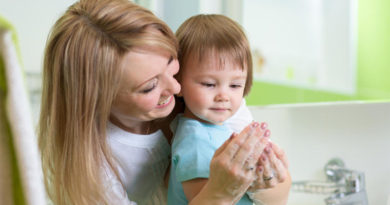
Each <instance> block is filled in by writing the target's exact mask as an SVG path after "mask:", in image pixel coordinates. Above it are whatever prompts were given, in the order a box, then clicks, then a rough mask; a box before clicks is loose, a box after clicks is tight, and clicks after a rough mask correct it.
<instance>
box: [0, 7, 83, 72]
mask: <svg viewBox="0 0 390 205" xmlns="http://www.w3.org/2000/svg"><path fill="white" fill-rule="evenodd" d="M73 2H75V0H33V1H32V0H1V1H0V5H1V6H0V16H2V17H4V18H6V19H7V20H8V21H9V22H10V23H11V24H12V25H13V26H14V27H15V29H16V32H17V35H18V38H19V45H20V48H21V55H22V61H23V65H24V66H23V67H24V69H25V70H26V71H40V70H41V68H42V64H41V63H42V60H43V51H44V47H45V43H46V38H47V35H48V33H49V30H50V28H51V26H52V25H53V24H54V22H55V21H56V20H57V18H58V17H59V16H60V15H61V14H62V13H63V12H64V11H65V10H66V8H67V7H68V6H70V5H71V4H72V3H73Z"/></svg>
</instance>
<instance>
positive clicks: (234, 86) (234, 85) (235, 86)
mask: <svg viewBox="0 0 390 205" xmlns="http://www.w3.org/2000/svg"><path fill="white" fill-rule="evenodd" d="M230 87H231V88H241V87H242V85H241V84H232V85H230Z"/></svg>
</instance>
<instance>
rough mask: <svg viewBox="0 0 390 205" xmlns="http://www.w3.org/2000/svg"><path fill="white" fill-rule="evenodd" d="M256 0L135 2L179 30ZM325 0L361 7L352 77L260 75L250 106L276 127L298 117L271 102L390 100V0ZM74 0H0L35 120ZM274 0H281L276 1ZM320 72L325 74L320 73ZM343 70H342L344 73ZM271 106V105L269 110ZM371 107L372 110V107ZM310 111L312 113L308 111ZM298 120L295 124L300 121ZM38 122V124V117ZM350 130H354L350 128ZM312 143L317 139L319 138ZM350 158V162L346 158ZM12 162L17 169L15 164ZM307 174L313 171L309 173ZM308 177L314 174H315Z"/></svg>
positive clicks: (289, 72) (389, 189)
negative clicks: (54, 40)
mask: <svg viewBox="0 0 390 205" xmlns="http://www.w3.org/2000/svg"><path fill="white" fill-rule="evenodd" d="M254 1H256V0H243V1H239V0H225V1H223V0H215V1H207V0H191V1H188V0H186V1H182V0H143V1H142V0H140V1H136V2H137V3H139V4H141V5H143V6H147V7H149V8H150V9H152V10H154V11H155V12H156V14H157V15H158V16H160V17H161V18H162V19H164V20H165V21H167V22H168V24H169V25H170V26H171V27H172V29H173V30H175V29H176V28H177V27H178V25H180V24H181V23H182V22H183V21H184V20H185V19H186V18H188V17H189V16H192V15H195V14H197V13H199V12H200V11H202V10H203V11H210V10H213V9H214V10H220V11H222V13H225V14H226V15H229V16H231V17H232V18H234V19H236V20H237V21H239V22H240V23H243V24H245V22H243V21H244V20H245V18H244V17H243V15H242V13H243V12H242V11H241V12H238V13H235V12H237V8H239V9H240V8H241V9H242V8H243V7H245V6H243V5H244V4H243V3H244V2H246V3H248V2H249V3H251V2H252V3H253V2H254ZM259 1H263V2H269V1H267V0H259ZM296 1H297V2H300V3H304V2H309V1H311V2H314V1H313V0H306V1H305V0H296ZM325 1H327V2H330V3H331V4H333V5H337V2H341V1H348V2H353V3H355V4H354V5H356V6H357V7H356V16H355V18H354V19H349V20H351V22H352V23H353V24H354V26H355V27H354V29H355V30H354V31H355V33H351V35H350V37H352V41H351V47H349V48H351V49H352V50H350V51H349V52H350V53H349V54H350V56H349V57H351V59H349V60H351V61H350V63H351V64H348V65H350V66H351V68H352V70H348V72H349V73H348V75H347V76H349V77H350V78H349V79H346V80H345V81H348V82H347V83H346V85H347V87H348V88H347V89H344V90H343V89H339V90H338V89H337V88H336V89H334V88H333V87H332V85H329V83H328V84H327V85H326V86H322V87H321V86H316V84H315V83H316V82H318V81H320V80H318V79H317V80H313V79H309V80H308V82H303V83H302V82H298V83H297V82H296V81H297V78H299V75H298V74H297V71H296V70H294V68H292V67H291V66H290V67H289V66H288V65H287V66H286V67H284V70H282V71H281V72H280V73H279V74H280V75H281V77H280V76H279V78H277V79H276V80H274V81H273V80H272V78H262V77H261V76H260V77H258V78H256V80H255V82H254V86H253V89H252V91H251V93H250V95H249V96H248V97H247V98H246V100H247V103H248V104H249V105H251V106H252V109H253V111H254V112H255V113H258V114H259V115H263V116H265V117H263V116H261V117H258V116H255V118H256V119H259V120H263V119H265V120H267V117H269V118H271V120H270V121H271V122H272V123H273V124H278V125H274V127H273V128H276V130H286V129H283V128H284V126H288V124H290V126H292V125H291V122H292V121H294V119H298V118H294V119H293V118H289V119H291V120H290V121H287V120H282V121H280V119H283V118H284V117H285V114H280V113H284V111H280V110H284V109H289V108H283V106H282V107H279V108H274V107H272V106H273V105H279V104H289V105H287V106H290V104H300V103H304V104H306V103H316V102H335V101H344V102H346V103H348V102H349V101H364V102H387V101H389V99H390V80H389V79H388V78H389V77H390V58H389V53H390V38H389V36H390V12H389V11H390V1H388V0H316V1H315V2H325ZM4 2H5V3H4ZM73 2H75V0H61V1H59V0H56V1H51V0H36V1H29V0H18V1H12V0H2V2H1V5H2V6H1V7H0V16H1V17H3V18H4V19H6V20H7V21H8V22H9V23H10V24H12V26H13V28H14V31H15V34H16V37H17V39H16V42H17V44H18V46H19V55H20V59H21V63H22V66H23V68H24V70H25V74H26V76H25V77H26V83H27V85H28V89H29V91H30V98H31V101H32V111H33V115H34V119H37V116H38V113H39V103H40V102H39V100H40V80H41V79H40V71H41V65H42V58H43V57H42V56H43V50H44V46H45V42H46V38H47V34H48V33H49V30H50V28H51V26H52V25H53V23H54V22H55V20H56V19H57V18H58V16H59V15H61V13H63V11H64V10H65V8H66V7H68V6H69V5H70V4H72V3H73ZM211 2H213V3H211ZM275 2H281V1H280V0H275ZM208 4H213V5H211V7H210V5H208ZM237 5H238V6H237ZM344 5H345V4H344ZM183 8H186V9H183ZM232 8H233V9H232ZM164 9H169V11H170V12H164ZM291 11H293V10H290V12H291ZM351 11H352V12H351V14H353V10H351ZM226 12H227V13H226ZM260 27H261V25H260ZM265 32H266V31H265ZM347 32H348V31H347ZM283 35H284V34H283ZM285 35H288V33H286V34H285ZM248 36H250V34H248ZM317 37H318V36H317ZM271 43H272V42H271ZM276 43H277V42H275V44H276ZM349 48H348V49H349ZM276 57H277V56H276ZM264 62H265V64H266V63H267V62H268V58H267V56H265V60H264ZM324 69H326V68H324ZM333 70H334V69H333ZM322 71H323V70H322ZM336 71H337V70H336ZM319 73H320V74H321V72H319ZM340 74H341V73H340ZM314 75H315V76H316V77H318V76H317V73H315V74H314ZM342 75H344V73H343V74H342ZM331 76H332V75H331ZM271 77H272V76H271ZM320 77H321V76H320ZM333 77H335V78H337V77H339V76H338V75H337V72H336V73H334V74H333ZM281 78H282V79H281ZM298 80H299V79H298ZM306 80H307V79H306ZM328 80H329V79H328ZM328 82H331V81H328ZM255 106H260V111H258V110H257V107H255ZM267 106H271V107H270V109H268V108H267ZM336 107H337V106H336ZM380 107H381V109H382V108H383V109H388V106H386V105H385V106H382V104H381V106H380ZM263 108H264V109H265V110H264V109H263ZM292 109H295V108H292ZM318 109H319V111H318V113H322V112H324V110H327V109H329V108H325V109H322V108H318ZM367 109H368V110H370V109H369V108H367ZM378 109H379V108H378ZM261 110H263V111H261ZM270 110H271V111H270ZM298 110H299V109H298ZM331 110H332V109H331ZM336 110H337V109H336ZM343 110H344V109H343ZM345 110H350V111H349V112H348V113H344V114H346V115H348V114H351V113H354V112H359V106H358V107H356V106H355V108H354V109H350V108H348V109H345ZM374 110H375V108H374ZM311 111H313V112H316V111H315V109H313V108H312V109H311ZM273 112H276V115H277V116H280V118H278V119H277V118H272V116H273V115H274V114H275V113H273ZM330 112H331V113H332V112H335V111H330ZM293 113H295V114H293V115H291V116H297V117H298V116H299V115H300V114H297V113H296V112H295V111H294V112H293ZM303 113H307V111H304V112H303ZM341 113H343V112H341ZM384 113H387V114H388V112H384ZM291 116H290V117H291ZM306 116H310V114H308V115H306ZM351 117H355V118H358V117H359V115H358V114H357V115H352V114H351ZM305 119H306V118H305ZM330 119H332V118H330ZM333 119H337V118H333ZM375 119H376V118H375V116H371V118H370V120H371V121H369V122H370V123H372V124H375ZM345 120H346V121H347V122H345V123H347V126H346V127H348V128H350V129H353V125H352V123H353V122H354V121H353V120H352V119H349V120H350V122H351V123H348V122H349V120H348V118H346V119H345ZM380 120H389V118H380ZM296 121H297V122H301V121H305V120H301V121H299V120H296ZM306 121H307V120H306ZM297 122H296V123H295V124H297ZM327 122H329V121H326V120H325V121H318V123H327ZM359 122H360V121H359ZM34 123H36V121H35V122H34ZM340 123H341V122H340ZM295 124H294V125H295ZM384 124H385V123H383V122H381V125H383V126H385V125H384ZM360 125H363V123H361V124H360ZM271 126H272V125H271ZM297 126H298V125H297ZM383 126H382V127H381V128H378V129H382V131H388V129H385V128H384V127H383ZM278 128H280V129H278ZM290 128H291V127H290ZM316 128H318V129H321V128H320V126H316ZM291 129H292V128H291ZM313 129H314V128H313ZM322 129H323V128H322ZM311 131H314V130H311ZM316 131H318V130H316ZM278 132H281V131H276V133H274V134H281V135H285V136H287V135H288V133H287V131H283V132H282V133H278ZM307 132H308V131H307ZM343 134H345V135H349V138H345V140H344V141H343V142H345V143H348V140H346V139H350V138H352V137H353V136H351V133H349V134H348V131H347V130H346V131H345V132H344V133H343ZM352 134H355V133H353V132H352ZM376 134H377V137H376V138H375V139H374V140H376V141H379V142H388V141H386V140H387V139H388V138H385V137H386V136H387V135H386V134H383V133H376ZM283 140H284V141H283ZM291 140H292V139H291V138H289V139H281V140H279V141H280V142H281V144H282V145H284V146H286V149H287V150H286V151H287V152H288V153H289V152H290V153H291V155H292V156H294V155H297V153H296V152H295V151H294V153H293V151H292V150H291V149H292V148H290V147H293V145H292V144H291V143H290V142H291ZM295 140H297V141H302V142H304V141H303V140H304V139H303V138H302V139H298V138H297V139H295ZM276 141H278V139H276ZM287 141H288V143H287ZM308 143H310V141H309V142H308ZM312 143H313V144H314V143H315V142H312ZM331 143H334V142H329V144H331ZM329 144H327V145H329ZM361 144H364V143H361ZM385 144H386V143H385ZM387 144H389V143H387ZM306 145H307V146H309V147H310V145H312V144H306ZM324 145H325V144H324ZM294 146H296V144H294ZM345 146H348V145H345ZM296 147H299V146H296ZM324 147H327V146H324ZM328 148H329V147H328ZM372 149H375V148H372ZM384 149H385V148H383V150H384ZM300 150H302V149H300ZM323 152H326V150H323ZM290 153H289V154H290ZM346 153H348V152H347V151H346V152H343V154H346ZM317 154H321V153H319V152H317ZM380 154H388V155H387V156H390V153H389V152H384V151H383V152H380ZM326 156H327V155H326ZM375 156H377V155H375ZM374 159H375V158H374ZM293 160H294V158H293ZM324 160H325V159H324ZM369 160H370V159H367V160H366V161H369ZM371 160H372V159H371ZM384 160H385V161H384V163H387V164H390V163H389V159H384ZM294 162H295V161H294ZM346 163H347V164H348V162H346ZM355 164H357V162H356V161H355V162H353V163H352V165H355ZM370 166H375V165H373V164H370ZM13 167H14V169H15V170H16V171H17V165H16V163H14V165H13ZM357 167H359V166H357ZM293 168H294V167H293ZM321 168H322V167H320V168H319V169H321ZM359 168H360V167H359ZM319 169H315V170H314V172H318V170H319ZM378 169H379V168H378ZM382 170H383V168H382ZM384 170H389V167H388V166H387V167H385V169H384ZM293 171H294V170H293ZM297 172H298V171H297ZM305 173H306V174H310V173H307V172H305ZM375 174H376V173H375ZM381 174H383V173H381ZM314 175H315V174H314ZM314 175H313V176H314ZM298 176H302V175H298ZM306 176H307V175H306ZM13 177H14V178H15V180H14V181H16V182H17V181H18V175H17V173H16V174H14V175H13ZM307 177H311V175H310V176H307ZM376 180H377V181H376V182H377V183H381V182H380V180H378V179H377V178H376ZM385 182H386V186H385V187H384V188H385V190H384V191H382V192H386V193H390V182H389V181H388V180H387V181H385ZM14 189H15V190H14V195H15V197H14V198H15V201H16V204H23V202H22V201H23V199H20V197H18V196H19V195H22V191H21V190H20V189H21V188H20V186H19V185H18V183H16V184H15V186H14ZM374 196H377V195H374ZM374 200H375V199H374ZM383 201H385V197H384V196H383V195H381V196H380V202H383ZM378 202H379V201H378ZM309 204H310V203H309ZM373 204H376V203H373ZM381 204H382V203H381Z"/></svg>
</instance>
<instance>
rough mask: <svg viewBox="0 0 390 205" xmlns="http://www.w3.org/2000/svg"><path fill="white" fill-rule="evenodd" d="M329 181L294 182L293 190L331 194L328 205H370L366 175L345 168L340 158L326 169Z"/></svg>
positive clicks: (328, 164) (326, 166) (329, 163)
mask: <svg viewBox="0 0 390 205" xmlns="http://www.w3.org/2000/svg"><path fill="white" fill-rule="evenodd" d="M324 171H325V174H326V177H327V181H326V182H311V181H301V182H293V186H292V188H293V190H294V191H300V192H305V193H317V194H331V196H329V197H327V198H326V199H325V203H326V204H327V205H368V200H367V194H366V190H365V179H364V173H363V172H359V171H355V170H351V169H347V168H345V164H344V162H343V161H342V160H341V159H339V158H334V159H331V160H329V162H328V163H327V164H326V165H325V168H324Z"/></svg>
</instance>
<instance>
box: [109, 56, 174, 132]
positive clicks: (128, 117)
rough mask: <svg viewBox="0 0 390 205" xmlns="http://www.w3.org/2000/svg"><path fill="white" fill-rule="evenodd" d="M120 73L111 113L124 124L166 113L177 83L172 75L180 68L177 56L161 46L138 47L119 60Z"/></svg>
mask: <svg viewBox="0 0 390 205" xmlns="http://www.w3.org/2000/svg"><path fill="white" fill-rule="evenodd" d="M122 66H123V76H121V77H122V81H121V82H120V89H119V92H118V95H117V96H116V98H115V99H114V102H113V105H112V108H111V116H113V117H115V118H116V119H118V120H119V121H120V122H121V123H122V124H123V125H125V126H130V127H131V126H134V123H140V122H145V121H150V120H154V119H158V118H163V117H166V116H167V115H169V113H171V111H172V110H173V108H174V106H175V98H174V94H177V93H178V92H179V91H180V85H179V83H178V82H177V81H176V79H175V78H174V77H173V76H174V75H175V74H176V73H177V72H178V71H179V63H178V61H177V59H173V57H172V56H171V55H170V54H169V53H168V52H164V51H162V50H161V49H160V50H157V49H154V50H150V49H149V50H147V49H138V50H135V51H131V52H129V53H127V54H126V55H125V56H124V58H123V61H122Z"/></svg>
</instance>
